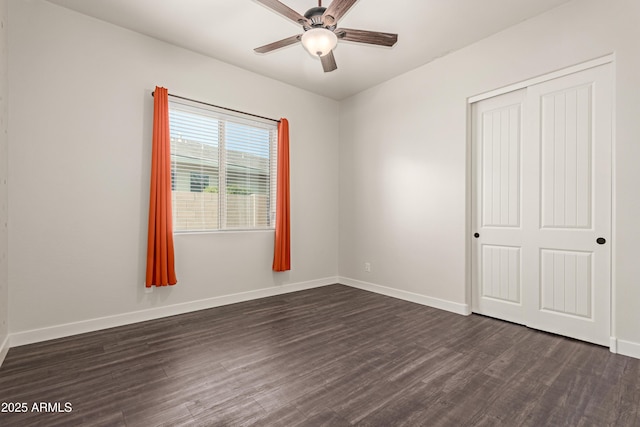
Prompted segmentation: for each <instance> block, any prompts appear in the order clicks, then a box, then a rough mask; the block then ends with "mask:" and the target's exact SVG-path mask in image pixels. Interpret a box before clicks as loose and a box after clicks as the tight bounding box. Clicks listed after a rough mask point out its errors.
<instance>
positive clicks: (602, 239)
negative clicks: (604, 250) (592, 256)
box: [596, 237, 607, 245]
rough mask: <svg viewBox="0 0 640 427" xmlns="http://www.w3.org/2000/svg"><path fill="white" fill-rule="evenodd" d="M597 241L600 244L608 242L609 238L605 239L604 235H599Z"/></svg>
mask: <svg viewBox="0 0 640 427" xmlns="http://www.w3.org/2000/svg"><path fill="white" fill-rule="evenodd" d="M596 243H597V244H599V245H604V244H605V243H607V239H605V238H604V237H598V238H597V239H596Z"/></svg>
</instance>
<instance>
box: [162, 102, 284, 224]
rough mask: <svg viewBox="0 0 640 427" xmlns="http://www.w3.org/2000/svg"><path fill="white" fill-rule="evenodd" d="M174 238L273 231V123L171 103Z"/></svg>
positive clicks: (274, 151)
mask: <svg viewBox="0 0 640 427" xmlns="http://www.w3.org/2000/svg"><path fill="white" fill-rule="evenodd" d="M169 125H170V132H171V190H172V196H173V197H172V202H173V228H174V231H176V232H184V231H216V230H256V229H272V228H273V227H274V224H275V221H274V219H275V200H276V199H275V191H276V190H275V189H276V170H277V169H276V158H277V156H276V141H277V126H276V124H275V123H273V122H270V121H266V120H264V121H263V120H261V119H247V118H245V117H240V115H238V116H235V115H231V114H228V113H223V112H221V111H218V110H217V109H213V108H207V107H204V108H203V107H201V106H197V105H196V104H192V103H189V102H185V101H179V102H178V101H170V102H169Z"/></svg>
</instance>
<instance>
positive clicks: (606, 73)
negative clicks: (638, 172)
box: [523, 65, 613, 346]
mask: <svg viewBox="0 0 640 427" xmlns="http://www.w3.org/2000/svg"><path fill="white" fill-rule="evenodd" d="M611 81H612V76H611V66H610V65H602V66H599V67H596V68H591V69H588V70H585V71H582V72H580V73H575V74H570V75H568V76H565V77H561V78H558V79H554V80H551V81H548V82H545V83H541V84H538V85H535V86H531V87H530V88H528V92H527V108H526V112H525V115H526V117H527V129H528V132H530V136H529V137H528V138H527V140H530V141H531V147H530V148H531V149H530V150H529V148H527V150H526V151H525V152H524V154H525V168H526V169H527V170H531V171H535V170H538V171H539V174H538V175H539V177H538V178H537V179H535V180H531V182H528V183H527V186H526V187H525V191H526V192H527V193H528V194H530V197H529V198H527V200H526V204H525V209H526V210H527V211H528V212H530V213H529V215H528V217H527V221H528V222H527V224H525V237H524V238H525V240H527V241H528V242H531V243H530V244H531V249H530V251H529V252H528V254H527V255H528V256H527V258H525V259H523V262H524V263H525V267H524V268H525V269H526V270H527V271H530V277H528V278H527V282H531V284H530V285H528V286H527V287H526V291H525V292H526V293H525V298H526V300H527V311H528V313H527V319H528V321H527V324H528V325H529V326H531V327H533V328H537V329H543V330H546V331H550V332H555V333H558V334H562V335H566V336H570V337H574V338H578V339H581V340H584V341H590V342H594V343H597V344H602V345H607V346H608V345H609V339H610V293H611V291H610V289H611V242H610V240H611V176H612V171H611V138H612V136H611V135H612V92H613V88H612V85H611ZM532 173H533V172H532ZM598 239H604V243H603V244H599V243H598ZM600 242H602V240H600Z"/></svg>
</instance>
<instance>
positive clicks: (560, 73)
mask: <svg viewBox="0 0 640 427" xmlns="http://www.w3.org/2000/svg"><path fill="white" fill-rule="evenodd" d="M604 64H611V66H612V68H613V82H612V83H613V93H612V111H611V114H612V129H611V236H612V238H611V252H610V257H611V259H610V265H611V272H610V276H611V277H610V282H609V283H610V289H609V293H610V296H609V298H610V310H609V316H610V319H609V325H610V326H609V328H610V332H609V349H610V351H611V352H613V353H617V340H616V338H615V337H616V321H615V319H616V303H615V302H616V300H615V297H616V253H617V250H616V246H617V244H616V243H617V242H616V239H615V236H616V235H617V227H616V221H615V218H616V198H617V196H616V179H615V172H616V161H615V159H616V120H615V118H616V96H615V88H616V85H615V72H616V69H615V54H614V53H611V54H608V55H604V56H601V57H599V58H595V59H592V60H589V61H585V62H582V63H579V64H576V65H572V66H569V67H566V68H563V69H560V70H556V71H552V72H550V73H547V74H544V75H541V76H537V77H532V78H530V79H527V80H523V81H521V82H518V83H514V84H510V85H507V86H503V87H501V88H497V89H493V90H490V91H488V92H483V93H480V94H477V95H473V96H469V97H467V120H466V130H467V132H466V137H467V146H466V159H465V162H466V168H465V170H466V174H467V176H466V191H465V197H466V207H467V208H466V210H467V212H466V213H467V214H466V224H465V233H466V234H465V256H466V262H465V269H466V271H465V281H466V283H465V303H466V306H467V311H468V314H471V313H472V306H473V305H472V280H473V277H472V268H471V263H472V245H473V237H472V235H471V234H472V233H473V230H472V226H471V224H472V217H473V215H474V212H473V210H472V196H473V185H474V184H473V182H474V174H475V165H473V159H472V148H473V147H472V144H473V137H472V135H473V129H472V124H473V117H472V105H473V104H474V103H476V102H478V101H482V100H485V99H488V98H493V97H495V96H499V95H503V94H505V93H508V92H513V91H516V90H519V89H524V88H527V87H529V86H532V85H536V84H539V83H543V82H546V81H549V80H553V79H556V78H559V77H564V76H567V75H569V74H574V73H577V72H580V71H584V70H587V69H589V68H594V67H597V66H599V65H604Z"/></svg>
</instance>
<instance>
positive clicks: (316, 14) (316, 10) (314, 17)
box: [304, 7, 327, 28]
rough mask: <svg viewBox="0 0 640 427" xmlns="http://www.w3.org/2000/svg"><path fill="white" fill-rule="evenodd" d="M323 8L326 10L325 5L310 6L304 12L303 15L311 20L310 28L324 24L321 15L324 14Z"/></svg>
mask: <svg viewBox="0 0 640 427" xmlns="http://www.w3.org/2000/svg"><path fill="white" fill-rule="evenodd" d="M325 10H327V8H326V7H312V8H311V9H309V10H307V12H306V13H305V14H304V17H305V18H307V19H308V20H309V21H310V22H311V27H312V28H315V27H321V26H323V25H324V23H323V22H322V15H324V11H325Z"/></svg>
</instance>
